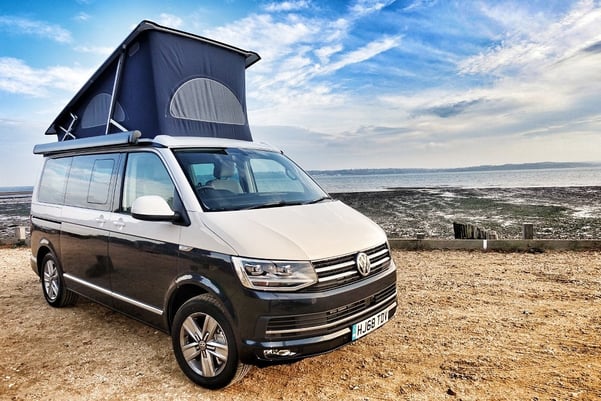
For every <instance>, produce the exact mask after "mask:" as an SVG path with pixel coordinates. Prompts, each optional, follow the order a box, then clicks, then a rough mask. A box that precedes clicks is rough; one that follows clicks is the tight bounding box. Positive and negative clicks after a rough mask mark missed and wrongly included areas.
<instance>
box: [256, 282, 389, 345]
mask: <svg viewBox="0 0 601 401" xmlns="http://www.w3.org/2000/svg"><path fill="white" fill-rule="evenodd" d="M396 296H397V293H396V291H395V292H394V294H392V295H390V296H389V297H388V298H386V299H384V300H383V301H381V302H379V303H377V304H375V305H372V306H371V307H369V308H367V309H363V310H362V311H360V312H358V313H355V314H354V315H351V316H347V317H345V318H344V319H340V320H336V321H334V322H331V323H327V324H322V325H319V326H312V327H302V328H294V329H288V330H267V331H266V332H265V334H267V335H268V336H269V335H279V334H290V333H304V332H307V331H315V330H324V329H329V328H331V327H334V326H337V325H340V324H343V323H346V322H349V321H351V320H354V319H357V318H359V317H360V316H361V315H365V314H367V313H370V312H372V311H374V310H376V309H378V308H381V307H382V305H385V304H386V303H387V302H390V301H391V300H393V299H394V300H395V301H394V302H393V303H392V304H390V305H389V306H388V308H386V309H387V310H388V311H390V309H392V308H395V307H396V306H397V302H396Z"/></svg>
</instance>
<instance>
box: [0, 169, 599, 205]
mask: <svg viewBox="0 0 601 401" xmlns="http://www.w3.org/2000/svg"><path fill="white" fill-rule="evenodd" d="M312 177H313V178H314V179H315V180H316V181H317V182H318V183H319V184H320V185H321V187H322V188H323V189H325V190H326V191H327V192H330V193H340V192H374V191H386V190H390V189H394V188H440V187H443V188H444V187H450V188H532V187H598V186H601V165H600V166H595V167H574V168H542V169H516V170H486V171H436V172H428V171H425V172H416V173H396V174H357V175H349V174H341V175H332V174H320V173H313V174H312ZM32 189H33V187H31V186H20V187H0V198H4V197H6V196H10V197H14V196H15V195H14V193H22V195H23V196H27V193H31V191H32Z"/></svg>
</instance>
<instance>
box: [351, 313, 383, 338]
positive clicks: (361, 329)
mask: <svg viewBox="0 0 601 401" xmlns="http://www.w3.org/2000/svg"><path fill="white" fill-rule="evenodd" d="M387 321H388V309H386V310H384V311H382V312H379V313H377V314H375V315H374V316H371V317H368V318H367V319H365V320H363V321H361V322H359V323H357V324H354V325H353V326H352V332H353V336H352V340H353V341H355V340H357V339H359V338H361V337H363V336H365V335H367V334H369V333H371V332H372V331H374V330H375V329H377V328H378V327H380V326H382V325H383V324H384V323H386V322H387Z"/></svg>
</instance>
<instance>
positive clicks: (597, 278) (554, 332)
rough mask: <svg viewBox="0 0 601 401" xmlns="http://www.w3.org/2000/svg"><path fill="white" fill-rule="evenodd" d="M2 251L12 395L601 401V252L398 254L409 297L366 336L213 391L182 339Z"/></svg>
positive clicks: (4, 367) (5, 395) (0, 383)
mask: <svg viewBox="0 0 601 401" xmlns="http://www.w3.org/2000/svg"><path fill="white" fill-rule="evenodd" d="M28 258H29V252H28V250H27V249H24V248H21V249H2V250H0V283H1V285H2V288H3V292H2V295H0V313H1V314H2V322H3V327H2V329H1V330H0V399H2V400H14V401H21V400H27V401H31V400H48V401H50V400H63V399H65V400H66V399H68V400H86V401H92V400H107V399H111V400H157V401H158V400H161V401H164V400H178V401H185V400H198V399H202V400H228V401H229V400H248V399H258V400H291V401H292V400H333V399H337V400H357V401H366V400H372V401H373V400H464V401H469V400H479V401H484V400H591V401H592V400H598V399H600V398H601V376H599V372H600V371H601V346H600V344H601V318H600V317H599V310H601V253H599V252H545V253H543V254H529V253H495V252H457V251H444V252H443V251H431V252H398V251H396V252H394V258H395V261H396V263H397V265H398V268H399V269H398V291H399V298H398V300H399V307H398V311H397V314H396V316H395V317H394V318H393V320H392V321H391V322H389V324H387V325H385V326H384V327H382V328H381V329H379V330H378V331H376V332H374V333H372V334H371V335H370V336H368V337H365V338H363V339H361V340H359V341H357V342H356V343H353V344H350V345H348V346H346V347H343V348H341V349H339V350H337V351H334V352H332V353H329V354H327V355H323V356H320V357H316V358H311V359H307V360H304V361H301V362H298V363H295V364H292V365H283V366H273V367H269V368H264V369H258V368H255V369H253V370H251V372H250V373H249V374H248V375H247V376H246V377H245V378H244V379H243V380H242V381H241V382H239V383H237V384H235V385H233V386H231V387H229V388H227V389H225V390H222V391H217V392H211V391H207V390H204V389H201V388H199V387H196V386H194V385H193V384H192V383H191V382H190V381H188V380H187V379H186V378H185V376H184V375H183V374H182V373H181V372H180V370H179V368H178V367H177V363H176V361H175V358H174V357H173V353H172V350H171V343H170V339H169V337H168V336H167V335H166V334H164V333H162V332H157V331H156V330H154V329H152V328H149V327H147V326H145V325H143V324H141V323H138V322H136V321H134V320H131V319H129V318H126V317H124V316H122V315H120V314H118V313H115V312H112V311H110V310H108V309H106V308H104V307H101V306H98V305H96V304H93V303H90V302H88V301H86V300H82V299H80V301H79V302H78V303H77V305H75V306H74V307H70V308H64V309H54V308H51V307H49V306H47V305H46V303H45V301H44V298H43V296H42V293H41V288H40V283H39V282H38V280H36V277H35V275H34V273H33V272H32V271H31V269H30V267H29V259H28Z"/></svg>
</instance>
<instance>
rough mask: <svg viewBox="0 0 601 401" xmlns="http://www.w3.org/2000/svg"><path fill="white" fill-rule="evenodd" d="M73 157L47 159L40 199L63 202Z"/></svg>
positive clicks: (41, 183)
mask: <svg viewBox="0 0 601 401" xmlns="http://www.w3.org/2000/svg"><path fill="white" fill-rule="evenodd" d="M72 160H73V158H71V157H64V158H61V159H47V160H46V163H45V164H44V169H43V171H42V177H41V179H40V185H39V188H38V201H40V202H45V203H58V204H62V203H63V202H64V201H65V189H66V186H67V178H68V175H69V169H70V167H71V162H72Z"/></svg>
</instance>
